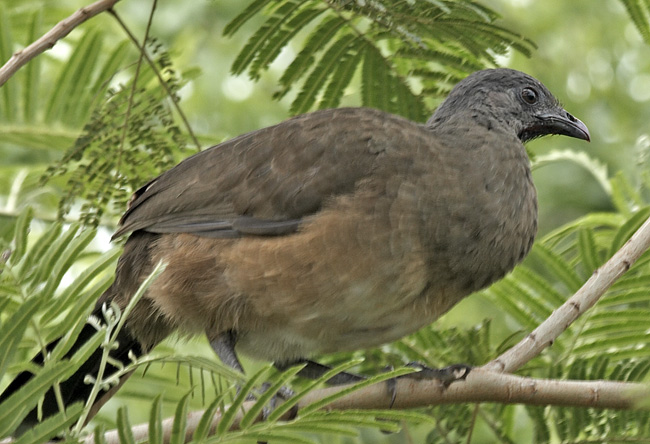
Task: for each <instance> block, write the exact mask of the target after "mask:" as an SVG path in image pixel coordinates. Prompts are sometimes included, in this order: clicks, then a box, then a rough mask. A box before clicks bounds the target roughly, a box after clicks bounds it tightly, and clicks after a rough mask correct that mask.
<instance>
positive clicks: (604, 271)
mask: <svg viewBox="0 0 650 444" xmlns="http://www.w3.org/2000/svg"><path fill="white" fill-rule="evenodd" d="M648 247H650V219H648V220H646V221H645V222H644V224H643V225H642V226H641V228H639V229H638V230H637V231H636V233H634V235H632V237H631V238H630V239H629V240H628V241H627V242H626V243H625V245H623V247H622V248H621V249H620V250H618V251H617V252H616V254H614V255H613V256H612V257H611V258H610V259H609V260H608V261H607V262H606V263H605V264H604V265H603V266H601V267H600V268H599V269H597V270H596V271H594V273H593V274H592V275H591V277H590V278H589V280H587V282H585V284H584V285H583V286H582V287H581V288H580V290H578V291H577V292H576V293H575V294H574V295H573V296H571V297H570V298H569V299H568V300H567V301H566V302H565V303H564V304H562V306H561V307H559V308H558V309H556V310H555V311H554V312H553V313H552V314H551V316H549V317H548V318H547V319H546V320H545V321H544V322H542V323H541V324H540V325H539V326H538V327H537V328H536V329H535V330H533V331H532V332H531V333H530V334H529V335H528V336H526V337H525V338H524V339H522V340H521V341H520V342H519V343H518V344H516V345H515V346H514V347H512V348H510V349H509V350H507V351H506V352H505V353H503V354H502V355H501V356H499V357H498V358H496V359H494V360H492V361H490V362H489V363H487V364H486V365H484V366H483V368H484V369H486V370H492V371H501V372H506V373H511V372H514V371H516V370H517V369H519V368H521V367H522V366H523V365H524V364H526V363H527V362H529V361H530V360H531V359H533V358H534V357H535V356H537V355H539V354H540V353H541V352H542V350H544V349H545V348H546V347H549V346H550V345H552V344H553V341H555V339H557V337H558V336H560V334H562V332H563V331H564V330H566V329H567V328H568V327H569V326H570V325H571V324H572V323H573V322H574V321H575V320H576V319H578V317H579V316H580V315H582V314H583V313H584V312H585V311H587V310H588V309H589V308H591V307H593V306H594V304H595V303H596V302H597V301H598V299H600V298H601V296H602V295H603V294H604V293H605V292H606V291H607V289H609V287H611V286H612V284H613V283H614V282H616V280H617V279H618V278H620V277H621V276H622V275H623V274H624V273H625V272H626V271H627V270H629V269H630V267H631V266H632V265H633V264H634V263H635V262H636V261H637V259H639V257H640V256H641V254H643V252H644V251H646V250H647V249H648Z"/></svg>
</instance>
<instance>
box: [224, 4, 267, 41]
mask: <svg viewBox="0 0 650 444" xmlns="http://www.w3.org/2000/svg"><path fill="white" fill-rule="evenodd" d="M270 3H273V0H255V1H254V2H253V3H251V4H250V5H248V7H247V8H246V9H244V11H242V12H241V13H240V14H239V15H238V16H237V17H235V18H234V19H232V20H231V21H230V23H228V24H227V25H226V27H225V28H224V29H223V35H224V36H226V37H227V36H231V35H233V34H234V33H235V32H237V31H238V30H239V28H241V27H242V25H243V24H244V23H246V22H247V21H248V20H250V19H251V18H252V17H253V16H254V15H255V14H257V13H258V12H260V11H261V10H262V9H263V8H264V7H265V6H267V5H268V4H270Z"/></svg>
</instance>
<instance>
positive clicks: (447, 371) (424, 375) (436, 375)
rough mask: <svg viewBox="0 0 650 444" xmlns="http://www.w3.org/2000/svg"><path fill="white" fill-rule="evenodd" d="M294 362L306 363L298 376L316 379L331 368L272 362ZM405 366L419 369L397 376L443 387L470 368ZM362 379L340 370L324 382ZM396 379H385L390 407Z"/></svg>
mask: <svg viewBox="0 0 650 444" xmlns="http://www.w3.org/2000/svg"><path fill="white" fill-rule="evenodd" d="M296 364H306V366H305V367H304V368H303V369H302V370H300V372H299V373H298V376H301V377H303V378H308V379H318V378H320V377H321V376H323V375H324V374H325V373H326V372H328V371H329V370H331V367H329V366H327V365H323V364H319V363H318V362H315V361H310V360H308V359H296V360H294V361H289V362H282V363H278V362H276V363H274V365H275V367H276V368H277V369H278V370H286V369H287V368H289V367H291V366H292V365H296ZM406 366H407V367H412V368H417V369H418V370H419V371H417V372H414V373H409V374H408V375H403V376H400V377H399V378H409V379H416V380H427V379H437V380H439V381H440V382H441V383H442V384H443V385H444V386H445V388H446V387H449V386H450V385H451V383H453V382H456V381H462V380H464V379H465V378H466V377H467V375H468V374H469V372H470V370H471V369H472V367H471V366H469V365H467V364H455V365H450V366H448V367H444V368H431V367H427V366H426V365H424V364H421V363H419V362H410V363H408V364H406ZM392 369H393V368H392V367H388V368H387V369H386V370H387V371H390V370H392ZM364 379H366V378H365V377H364V376H361V375H357V374H354V373H348V372H341V373H339V374H337V375H334V376H332V377H331V378H330V379H328V380H327V381H326V383H327V384H328V385H343V384H352V383H354V382H359V381H363V380H364ZM397 379H398V378H392V379H389V380H388V381H386V384H387V389H388V392H389V393H390V395H391V402H390V406H391V407H392V406H393V404H394V403H395V397H396V396H397Z"/></svg>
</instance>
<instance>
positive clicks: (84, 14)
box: [0, 0, 120, 86]
mask: <svg viewBox="0 0 650 444" xmlns="http://www.w3.org/2000/svg"><path fill="white" fill-rule="evenodd" d="M118 1H120V0H98V1H96V2H95V3H93V4H92V5H89V6H86V7H83V8H81V9H79V10H78V11H77V12H75V13H74V14H72V15H71V16H70V17H68V18H66V19H63V20H61V21H60V22H59V23H57V24H56V25H55V26H54V27H53V28H52V29H50V30H49V31H48V32H46V33H45V34H44V35H43V36H42V37H41V38H39V39H38V40H36V41H35V42H34V43H32V44H31V45H29V46H28V47H27V48H24V49H22V50H20V51H16V52H15V53H14V55H12V56H11V58H10V59H9V60H8V61H7V63H5V64H4V65H3V66H2V67H1V68H0V86H2V85H4V84H5V83H6V82H7V80H9V79H10V78H11V76H13V75H14V73H15V72H16V71H18V70H19V69H20V68H22V67H23V66H24V65H25V64H26V63H27V62H29V61H30V60H31V59H33V58H34V57H36V56H38V55H39V54H42V53H43V52H45V51H47V50H48V49H51V48H52V47H53V46H54V45H55V44H56V42H57V41H58V40H61V39H62V38H63V37H65V36H66V35H68V34H69V33H70V31H72V30H73V29H75V28H76V27H77V26H79V25H80V24H81V23H83V22H85V21H86V20H88V19H90V18H92V17H94V16H96V15H97V14H99V13H101V12H104V11H106V10H108V9H110V8H112V7H113V6H114V5H115V3H117V2H118Z"/></svg>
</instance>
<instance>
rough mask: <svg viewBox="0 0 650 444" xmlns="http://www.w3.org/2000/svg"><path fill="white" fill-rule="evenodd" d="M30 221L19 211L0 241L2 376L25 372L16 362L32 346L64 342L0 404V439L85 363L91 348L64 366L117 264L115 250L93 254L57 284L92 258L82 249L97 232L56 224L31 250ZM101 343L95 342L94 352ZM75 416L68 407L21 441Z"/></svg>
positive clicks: (53, 431)
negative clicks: (8, 235)
mask: <svg viewBox="0 0 650 444" xmlns="http://www.w3.org/2000/svg"><path fill="white" fill-rule="evenodd" d="M31 217H32V216H31V211H29V210H28V211H25V212H23V213H22V214H21V216H20V217H19V218H18V219H17V221H16V223H15V227H14V235H13V237H12V239H11V242H7V241H6V240H3V241H2V250H3V251H4V254H3V263H2V264H0V306H1V307H2V312H1V315H0V333H1V334H2V340H1V341H2V342H3V344H1V346H0V377H1V376H3V375H4V374H6V373H14V372H16V371H17V370H18V369H19V368H24V364H18V363H20V362H21V361H24V359H25V357H27V356H30V355H31V354H33V350H34V348H37V349H42V347H43V345H44V344H47V343H49V342H51V341H52V340H54V339H56V338H63V339H62V340H61V341H60V342H59V343H58V345H57V346H56V347H55V349H54V350H53V351H52V354H51V355H50V356H49V357H48V360H47V361H46V364H45V366H44V367H43V368H42V369H38V371H37V375H36V377H35V378H33V379H32V380H31V381H30V382H29V383H28V384H26V385H25V386H24V387H23V388H22V389H21V390H19V391H17V392H15V393H14V394H13V395H11V396H10V397H9V398H8V399H6V400H5V401H4V402H3V403H2V405H1V406H0V412H2V414H0V436H2V437H5V436H8V435H9V434H11V433H12V432H13V430H14V429H15V428H16V427H17V426H18V424H19V423H20V421H21V420H22V418H24V417H25V415H26V414H27V413H28V412H29V411H30V410H31V409H32V408H34V407H35V406H36V405H37V403H38V400H39V398H40V397H41V396H42V395H43V394H44V393H45V392H46V391H47V390H48V389H49V388H50V387H51V386H52V384H54V383H57V382H58V381H59V380H61V379H65V378H67V377H68V376H70V375H71V374H72V372H74V370H76V369H77V368H78V367H79V366H80V365H81V364H82V363H83V362H84V360H85V359H84V358H83V357H84V356H86V358H87V353H88V349H82V350H80V351H79V352H78V353H76V354H75V355H74V356H73V357H72V358H71V359H69V360H68V359H65V360H61V356H62V355H63V354H64V352H65V351H66V350H67V349H69V347H70V345H71V344H72V342H73V341H74V339H75V338H76V336H77V335H78V334H79V331H80V330H81V328H82V327H83V325H84V324H85V319H86V316H87V314H88V312H89V310H90V308H91V307H92V306H93V305H94V303H95V300H96V299H97V298H98V297H99V295H100V294H101V292H102V291H103V290H104V289H106V288H107V286H108V284H109V283H110V279H111V277H110V276H109V275H102V271H103V270H105V269H106V268H107V267H108V266H110V265H111V264H112V263H113V262H114V261H115V259H116V257H117V253H118V251H117V250H113V251H109V252H108V253H105V254H103V255H95V259H94V260H93V261H91V262H90V264H87V265H89V268H88V269H87V271H86V272H84V273H81V274H79V275H78V276H77V277H76V278H75V279H73V280H72V282H71V283H69V284H68V285H62V281H63V277H64V276H65V275H66V274H67V273H68V272H69V271H70V269H71V268H72V267H74V266H75V264H77V263H79V262H80V261H84V262H87V261H88V259H90V257H89V256H88V254H87V253H85V251H84V250H85V248H86V246H87V245H88V244H89V243H90V241H91V240H92V239H93V238H94V236H95V233H94V231H92V230H86V231H82V230H81V229H80V226H79V225H73V226H69V227H67V230H65V231H64V230H63V226H62V225H61V224H53V225H51V226H50V227H49V228H48V229H47V230H46V231H45V232H43V233H42V234H41V235H40V237H39V238H38V239H37V240H36V242H34V243H33V244H31V245H28V243H27V238H28V233H29V229H30V222H31ZM98 345H99V344H98V343H96V341H95V348H96V346H98ZM30 351H31V353H29V352H30ZM41 351H42V350H41ZM90 351H92V350H90ZM16 364H18V365H17V366H16ZM31 370H32V371H33V370H37V369H34V368H31ZM80 414H81V406H79V405H73V406H70V407H69V408H68V409H67V411H66V414H65V415H64V414H63V413H61V414H60V415H59V416H58V417H54V418H53V419H52V420H50V421H47V422H44V423H43V424H41V425H40V426H39V427H37V428H35V429H33V430H32V431H31V434H28V435H25V437H24V438H22V440H23V442H37V441H45V440H47V439H49V438H51V437H53V436H56V435H57V434H58V433H60V432H61V431H62V430H65V429H66V428H67V427H69V426H70V425H71V424H72V422H74V421H75V420H76V418H78V417H79V415H80ZM64 417H65V418H66V419H65V420H64V419H63V418H64ZM26 440H27V441H26ZM31 440H33V441H31Z"/></svg>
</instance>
